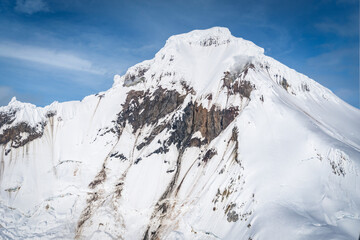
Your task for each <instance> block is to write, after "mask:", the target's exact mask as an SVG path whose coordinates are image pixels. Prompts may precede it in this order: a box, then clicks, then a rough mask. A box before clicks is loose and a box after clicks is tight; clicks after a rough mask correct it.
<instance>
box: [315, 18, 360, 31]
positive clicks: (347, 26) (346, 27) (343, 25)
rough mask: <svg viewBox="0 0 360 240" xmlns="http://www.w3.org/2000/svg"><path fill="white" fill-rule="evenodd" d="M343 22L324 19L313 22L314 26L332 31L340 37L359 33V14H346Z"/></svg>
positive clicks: (321, 29)
mask: <svg viewBox="0 0 360 240" xmlns="http://www.w3.org/2000/svg"><path fill="white" fill-rule="evenodd" d="M344 20H345V22H338V21H336V22H335V21H333V20H330V19H328V20H325V21H323V22H320V23H317V24H315V27H316V28H317V29H318V30H320V31H322V32H327V33H334V34H336V35H338V36H341V37H354V36H355V37H356V36H358V35H359V29H358V26H359V25H358V21H359V15H358V13H356V14H351V15H350V16H347V17H346V18H345V19H344Z"/></svg>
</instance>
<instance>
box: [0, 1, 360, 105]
mask: <svg viewBox="0 0 360 240" xmlns="http://www.w3.org/2000/svg"><path fill="white" fill-rule="evenodd" d="M213 26H223V27H227V28H229V29H230V31H231V32H232V34H233V35H234V36H237V37H242V38H245V39H247V40H250V41H253V42H254V43H255V44H257V45H258V46H261V47H263V48H264V49H265V53H266V54H267V55H269V56H271V57H273V58H275V59H277V60H279V61H280V62H282V63H284V64H286V65H288V66H289V67H291V68H294V69H295V70H297V71H299V72H301V73H304V74H306V75H308V76H309V77H311V78H313V79H315V80H316V81H318V82H319V83H321V84H322V85H324V86H326V87H327V88H329V89H331V90H332V91H333V92H334V93H335V94H337V95H338V96H339V97H341V98H342V99H344V100H345V101H346V102H348V103H350V104H351V105H353V106H356V107H357V108H359V1H358V0H334V1H331V0H318V1H307V0H301V1H282V0H257V1H247V0H246V1H243V0H239V1H229V0H219V1H218V0H191V1H188V0H181V1H171V0H167V1H159V0H147V1H136V0H132V1H121V0H118V1H110V0H109V1H106V0H88V1H83V0H72V1H63V0H0V105H6V104H7V103H8V102H9V100H10V99H11V97H12V96H14V95H16V97H17V98H18V99H19V100H21V101H26V102H31V103H34V104H36V105H39V106H44V105H47V104H50V103H51V102H53V101H69V100H81V99H82V98H83V97H85V96H86V95H89V94H93V93H97V92H99V91H103V90H107V89H108V88H110V87H111V85H112V83H113V80H112V79H113V75H114V74H123V73H125V72H126V69H127V68H128V67H130V66H132V65H134V64H136V63H138V62H140V61H143V60H145V59H151V58H152V57H153V56H154V55H155V53H156V52H157V51H158V50H159V49H160V48H161V47H162V46H163V45H164V44H165V41H166V39H167V38H168V37H169V36H171V35H174V34H179V33H184V32H188V31H191V30H194V29H205V28H210V27H213Z"/></svg>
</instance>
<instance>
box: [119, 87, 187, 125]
mask: <svg viewBox="0 0 360 240" xmlns="http://www.w3.org/2000/svg"><path fill="white" fill-rule="evenodd" d="M184 99H185V96H181V95H180V94H179V93H178V92H177V91H175V90H171V91H168V90H165V89H163V88H161V87H160V88H158V89H157V90H156V91H155V92H154V93H150V92H149V91H148V92H145V93H144V92H143V91H130V92H129V93H128V95H127V98H126V101H125V103H124V105H123V110H122V112H121V113H119V115H118V119H117V123H118V124H119V125H120V127H121V128H123V127H125V124H126V123H127V122H128V123H130V124H131V125H132V127H133V130H134V132H136V131H137V130H138V129H140V128H141V127H143V126H145V125H153V124H155V123H156V122H157V121H158V120H159V119H161V118H163V117H165V116H167V115H168V114H169V113H171V112H173V111H174V110H175V109H176V108H178V107H179V106H180V105H181V104H182V103H183V101H184Z"/></svg>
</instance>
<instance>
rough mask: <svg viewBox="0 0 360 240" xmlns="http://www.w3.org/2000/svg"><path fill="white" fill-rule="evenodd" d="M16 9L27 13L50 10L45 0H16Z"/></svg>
mask: <svg viewBox="0 0 360 240" xmlns="http://www.w3.org/2000/svg"><path fill="white" fill-rule="evenodd" d="M15 11H17V12H21V13H27V14H33V13H37V12H48V11H49V7H48V5H47V4H46V2H44V1H43V0H16V6H15Z"/></svg>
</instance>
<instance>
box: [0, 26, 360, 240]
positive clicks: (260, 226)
mask: <svg viewBox="0 0 360 240" xmlns="http://www.w3.org/2000/svg"><path fill="white" fill-rule="evenodd" d="M250 64H252V65H253V67H251V68H248V70H247V72H246V74H245V72H244V70H245V69H246V68H247V67H248V66H249V65H250ZM225 72H230V73H231V74H233V76H234V79H236V80H239V81H249V82H250V83H251V84H253V85H254V86H255V88H254V90H253V91H252V92H251V95H250V98H249V99H248V98H244V97H242V96H240V95H239V94H235V95H229V94H228V90H227V89H226V88H224V87H223V86H222V85H223V80H222V79H223V78H224V73H225ZM283 79H285V80H286V83H287V84H288V87H287V89H285V88H284V87H283V86H282V85H281V84H282V81H283ZM184 86H187V87H188V88H192V90H193V94H191V93H188V92H187V90H186V87H184ZM158 88H163V89H166V90H167V91H170V90H176V91H177V92H178V93H180V94H182V95H187V96H186V98H185V100H184V103H183V105H182V106H181V108H179V109H176V110H175V111H174V112H173V113H171V114H170V115H169V116H166V117H165V118H163V119H159V121H162V122H171V121H173V119H175V118H181V114H182V113H183V111H184V108H185V107H186V105H187V104H188V103H189V102H191V101H192V102H195V101H196V102H197V103H200V104H201V105H202V106H203V107H204V108H207V109H210V108H211V107H212V106H216V107H218V108H221V109H227V108H229V107H238V108H239V109H240V113H239V115H238V116H237V117H236V118H235V120H234V121H233V122H232V123H231V124H230V125H229V126H227V128H226V129H225V130H223V131H222V132H221V133H220V134H219V135H218V136H217V137H216V138H215V139H213V140H212V141H211V142H210V143H208V144H206V145H202V146H201V147H189V148H186V150H185V152H184V153H183V154H182V155H181V154H180V152H179V150H178V148H177V147H176V146H175V145H171V146H170V147H169V151H168V152H163V153H156V154H151V153H153V152H154V151H155V150H156V149H158V148H159V147H160V146H161V144H162V143H163V142H164V140H165V139H167V138H169V132H167V131H161V132H160V133H159V134H158V135H156V136H155V138H154V139H153V141H151V143H150V144H149V145H147V146H145V147H144V148H142V149H140V150H138V149H137V148H136V146H137V145H138V144H139V143H141V142H142V141H144V139H145V138H146V137H147V136H148V135H149V134H150V133H151V131H152V130H153V129H154V127H155V126H153V125H146V126H145V127H143V128H142V129H140V130H138V131H136V132H134V131H133V130H134V129H133V127H132V126H131V124H126V126H125V127H124V129H123V131H122V134H121V135H120V136H117V135H116V133H114V132H112V131H110V130H111V129H113V127H114V126H115V125H116V120H117V118H118V113H120V112H121V111H122V109H123V104H124V103H125V101H126V98H127V94H128V93H129V92H130V91H132V90H136V91H144V92H146V91H149V92H154V91H155V90H156V89H158ZM210 94H211V95H212V98H209V97H208V96H209V95H210ZM12 111H15V115H14V120H13V121H12V122H11V123H9V124H4V125H3V126H1V125H0V140H1V134H3V133H4V131H6V129H9V128H11V127H14V126H17V125H18V124H19V123H22V122H23V123H27V124H28V125H29V126H31V127H34V128H37V130H36V131H41V127H39V126H40V125H39V124H40V123H44V122H45V123H46V124H45V125H44V129H43V135H42V136H41V137H39V138H36V139H35V140H33V141H30V142H28V143H27V144H25V145H24V146H21V147H12V146H11V144H12V143H11V142H8V143H6V144H2V145H1V148H0V156H1V159H0V160H1V162H0V238H1V239H74V238H77V239H143V238H144V234H145V231H146V230H147V229H148V227H149V226H150V227H151V226H156V224H157V223H156V221H159V219H158V218H153V217H152V216H153V215H154V211H155V209H156V206H157V203H158V201H159V200H160V198H161V196H162V195H163V193H164V191H166V189H167V188H168V186H169V184H170V182H171V179H172V178H173V176H174V174H175V173H176V172H178V174H179V176H178V179H179V180H178V181H176V182H175V187H177V188H178V189H179V191H178V192H177V193H176V195H174V194H173V195H171V196H170V197H168V198H167V199H166V201H167V202H169V203H170V204H171V206H172V209H171V210H169V211H168V212H167V213H166V214H164V216H163V219H162V222H161V224H162V228H161V231H159V233H158V234H159V235H158V238H159V239H246V240H248V239H253V240H255V239H344V240H345V239H357V238H358V237H359V234H360V178H359V174H360V124H359V122H360V111H359V109H357V108H354V107H352V106H350V105H349V104H347V103H345V102H344V101H342V100H341V99H339V98H338V97H337V96H335V95H334V94H333V93H332V92H331V91H330V90H328V89H326V88H325V87H323V86H321V85H320V84H318V83H317V82H315V81H314V80H312V79H310V78H308V77H307V76H305V75H303V74H300V73H297V72H296V71H295V70H293V69H290V68H288V67H286V66H285V65H283V64H281V63H279V62H278V61H276V60H274V59H272V58H270V57H268V56H265V55H264V50H263V49H262V48H260V47H258V46H256V45H255V44H254V43H252V42H250V41H246V40H244V39H242V38H237V37H234V36H232V35H231V33H230V31H229V30H228V29H226V28H220V27H214V28H211V29H207V30H195V31H192V32H189V33H186V34H181V35H176V36H172V37H170V38H169V39H168V40H167V42H166V44H165V46H164V47H163V48H162V49H161V50H160V51H159V52H158V53H157V54H156V55H155V57H154V58H153V59H151V60H147V61H144V62H142V63H139V64H137V65H135V66H133V67H131V68H129V70H128V71H127V72H126V74H125V75H124V76H119V75H116V76H115V77H114V85H113V87H112V88H110V89H109V90H107V91H106V92H101V93H99V94H97V95H91V96H88V97H85V98H84V99H83V100H82V101H73V102H64V103H58V102H54V103H52V104H51V105H49V106H46V107H44V108H41V107H36V106H34V105H32V104H29V103H22V102H19V101H17V100H16V99H15V98H13V99H12V100H11V102H10V103H9V105H8V106H4V107H0V113H11V112H12ZM48 113H55V115H53V116H47V115H48ZM0 116H1V115H0ZM235 127H236V128H237V129H238V135H237V139H236V140H237V141H234V139H232V132H233V129H234V128H235ZM26 137H28V136H27V135H26V133H23V135H21V138H24V139H25V138H26ZM195 137H197V138H200V139H201V138H202V135H201V133H200V132H196V133H194V135H193V138H195ZM209 149H214V150H216V155H215V156H213V157H212V158H211V159H210V160H208V161H207V162H206V163H205V162H204V161H202V160H201V159H203V157H204V155H205V153H206V152H207V151H208V150H209ZM9 150H10V151H9ZM119 153H121V154H122V156H123V157H124V158H125V160H124V159H122V158H117V157H114V154H119ZM139 158H141V161H139V162H136V161H137V160H138V159H139ZM178 158H180V161H181V167H180V166H179V165H177V159H178ZM178 168H179V169H178ZM102 172H105V175H106V177H105V178H103V179H102V180H101V182H100V183H99V184H98V185H96V187H95V188H90V187H89V184H90V183H91V182H93V181H94V180H95V179H101V177H100V178H99V175H101V174H100V173H102ZM119 186H121V195H120V196H119V194H117V190H118V189H119ZM180 186H181V187H180ZM86 212H88V214H85V215H86V219H85V221H84V222H83V224H81V227H78V226H79V222H80V221H81V219H83V218H82V217H83V215H84V213H86ZM229 214H230V215H231V214H233V215H236V216H237V219H236V218H235V220H236V221H235V220H234V218H232V219H231V218H230V219H229ZM150 229H152V228H150Z"/></svg>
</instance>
